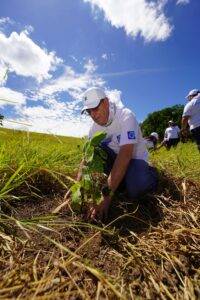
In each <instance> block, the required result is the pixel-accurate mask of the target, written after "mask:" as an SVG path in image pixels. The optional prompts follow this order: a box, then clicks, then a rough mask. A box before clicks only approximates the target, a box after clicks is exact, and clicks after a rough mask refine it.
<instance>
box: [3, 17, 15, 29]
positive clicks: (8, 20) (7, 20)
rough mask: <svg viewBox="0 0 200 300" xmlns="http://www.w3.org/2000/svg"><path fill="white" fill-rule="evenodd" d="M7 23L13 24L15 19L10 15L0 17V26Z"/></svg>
mask: <svg viewBox="0 0 200 300" xmlns="http://www.w3.org/2000/svg"><path fill="white" fill-rule="evenodd" d="M5 24H13V21H12V20H11V19H10V18H8V17H6V18H0V27H1V26H2V25H5Z"/></svg>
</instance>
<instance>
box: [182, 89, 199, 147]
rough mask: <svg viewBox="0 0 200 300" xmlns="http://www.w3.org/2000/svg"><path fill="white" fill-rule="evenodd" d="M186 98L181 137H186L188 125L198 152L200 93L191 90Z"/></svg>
mask: <svg viewBox="0 0 200 300" xmlns="http://www.w3.org/2000/svg"><path fill="white" fill-rule="evenodd" d="M186 98H187V99H188V101H189V102H188V103H187V104H186V105H185V107H184V110H183V115H182V127H181V132H182V134H183V135H187V126H188V124H189V126H190V131H191V133H192V136H193V138H194V140H195V142H196V144H197V147H198V150H199V151H200V91H199V90H197V89H193V90H191V91H190V92H189V93H188V95H187V96H186Z"/></svg>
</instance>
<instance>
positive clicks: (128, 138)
mask: <svg viewBox="0 0 200 300" xmlns="http://www.w3.org/2000/svg"><path fill="white" fill-rule="evenodd" d="M83 101H84V107H83V109H82V113H84V112H85V113H87V114H88V115H89V116H90V117H91V118H92V119H93V121H94V122H93V124H92V127H91V129H90V132H89V138H91V137H92V136H93V135H94V134H95V133H96V132H98V131H104V132H105V133H106V134H107V136H106V138H105V140H103V142H102V143H101V147H102V148H103V149H104V150H105V151H106V152H107V160H106V164H105V173H106V174H107V175H108V178H107V185H106V186H104V187H103V189H102V202H101V204H100V205H98V206H95V207H92V208H91V210H90V212H89V217H90V218H92V219H94V218H98V217H99V218H102V217H107V213H108V209H109V206H110V203H111V200H112V196H113V194H114V192H115V191H116V190H118V189H119V188H120V187H122V186H124V187H125V190H126V192H127V195H128V197H129V198H131V199H134V198H136V197H138V196H141V195H143V194H145V193H147V192H152V191H155V189H156V186H157V174H156V172H155V169H154V168H152V167H151V166H149V164H148V162H147V157H148V152H147V150H146V146H145V142H144V139H143V137H142V133H141V130H140V127H139V125H138V122H137V120H136V117H135V115H134V114H133V113H132V112H131V111H130V110H129V109H128V108H125V107H121V106H118V105H117V104H115V103H114V102H111V101H110V100H109V99H108V97H107V96H106V94H105V91H104V90H103V89H101V88H97V87H93V88H90V89H88V90H87V91H86V92H85V93H84V100H83Z"/></svg>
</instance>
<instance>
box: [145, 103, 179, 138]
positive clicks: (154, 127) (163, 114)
mask: <svg viewBox="0 0 200 300" xmlns="http://www.w3.org/2000/svg"><path fill="white" fill-rule="evenodd" d="M183 108H184V105H180V104H179V105H174V106H172V107H166V108H164V109H161V110H158V111H154V112H153V113H150V114H148V115H147V118H146V119H145V120H144V121H143V122H142V123H141V124H140V125H141V129H142V132H143V136H149V135H150V134H151V132H154V131H155V132H157V133H158V134H159V138H160V139H162V138H163V137H164V132H165V129H166V128H167V127H168V122H169V120H173V121H174V122H175V123H176V124H177V125H178V126H179V127H181V118H182V113H183Z"/></svg>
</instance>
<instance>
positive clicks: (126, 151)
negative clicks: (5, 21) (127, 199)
mask: <svg viewBox="0 0 200 300" xmlns="http://www.w3.org/2000/svg"><path fill="white" fill-rule="evenodd" d="M133 147H134V145H133V144H127V145H123V146H121V147H120V150H119V153H118V155H117V157H116V160H115V162H114V165H113V167H112V170H111V172H110V174H109V176H108V186H109V188H110V189H111V190H112V191H113V192H114V191H115V190H116V189H117V188H118V186H119V184H120V182H121V181H122V179H123V177H124V175H125V173H126V170H127V168H128V164H129V162H130V160H131V159H132V154H133Z"/></svg>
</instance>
